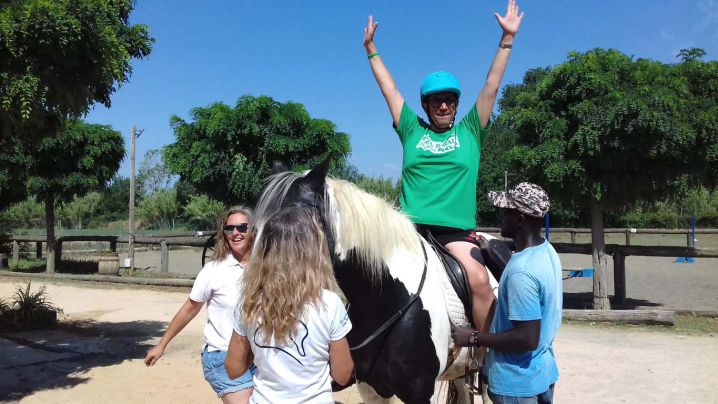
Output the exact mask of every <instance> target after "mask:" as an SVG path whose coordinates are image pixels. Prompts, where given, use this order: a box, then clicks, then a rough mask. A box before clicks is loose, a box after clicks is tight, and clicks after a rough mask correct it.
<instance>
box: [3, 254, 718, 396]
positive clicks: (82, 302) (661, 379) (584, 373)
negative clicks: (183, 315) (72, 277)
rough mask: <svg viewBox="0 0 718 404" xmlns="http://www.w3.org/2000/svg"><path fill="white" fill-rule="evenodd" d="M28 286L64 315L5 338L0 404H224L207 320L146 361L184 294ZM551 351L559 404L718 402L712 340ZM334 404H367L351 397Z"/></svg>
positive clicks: (564, 332)
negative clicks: (208, 347)
mask: <svg viewBox="0 0 718 404" xmlns="http://www.w3.org/2000/svg"><path fill="white" fill-rule="evenodd" d="M696 269H697V268H696ZM691 271H693V269H691ZM629 273H630V272H629ZM713 273H715V271H713ZM24 282H26V281H25V280H24V279H18V278H11V277H6V276H3V277H0V296H2V297H8V296H10V295H11V294H12V293H13V292H14V290H15V289H16V288H17V287H18V286H20V285H22V284H24ZM32 285H33V289H34V288H35V287H39V286H41V285H47V291H48V293H49V296H50V299H51V300H52V302H53V303H54V304H55V305H56V306H58V307H61V308H62V309H63V311H64V315H63V316H62V322H61V323H62V324H63V325H62V326H61V327H59V328H57V329H53V330H45V331H33V332H22V333H9V334H2V335H0V401H2V400H3V399H4V400H6V402H20V403H103V404H104V403H116V402H122V403H125V404H132V403H145V402H159V403H165V402H167V403H170V402H172V403H218V402H219V400H218V399H217V398H216V397H215V396H214V393H213V392H212V390H211V389H210V387H209V386H208V385H207V383H206V382H205V381H204V379H203V377H202V368H201V364H200V361H199V352H200V349H201V346H202V327H203V325H204V321H205V313H204V311H203V312H202V314H200V315H199V316H198V318H196V319H195V320H194V321H193V322H191V323H190V324H189V325H188V327H187V328H186V329H185V330H184V331H183V332H182V333H180V334H179V335H178V336H177V338H175V340H174V341H173V342H172V343H171V344H170V346H169V347H168V349H167V351H166V353H165V356H164V357H163V358H162V359H161V360H160V361H159V363H158V364H157V365H155V366H154V367H152V368H147V367H145V365H144V363H143V362H142V358H143V357H144V353H145V352H146V350H147V349H148V348H149V347H150V346H151V345H152V344H154V343H156V342H157V341H158V340H159V337H160V336H161V334H162V332H163V331H164V329H165V327H166V325H167V323H168V322H169V320H170V319H171V317H172V315H173V314H174V313H175V312H176V310H177V309H178V308H179V307H180V305H181V304H182V302H183V301H184V300H185V299H186V298H187V294H188V289H185V288H175V289H171V288H147V287H145V288H140V287H129V286H124V285H120V286H118V285H109V284H99V283H89V282H86V283H82V282H73V283H67V282H60V283H54V282H51V283H47V282H44V281H39V280H36V281H33V283H32ZM713 296H715V295H713ZM555 349H556V353H557V358H558V364H559V371H560V374H561V376H560V377H561V378H560V381H559V383H558V384H557V385H556V400H557V402H567V403H574V402H587V403H593V402H605V403H638V402H652V403H674V402H700V403H718V384H717V383H716V380H718V367H717V366H716V365H715V364H716V363H718V338H716V336H714V335H703V336H693V335H678V334H675V333H670V332H655V331H646V330H643V329H630V328H615V327H610V328H605V327H596V326H588V325H564V326H563V327H562V329H561V331H560V332H559V335H558V337H557V340H556V341H555ZM335 399H336V400H337V402H340V403H344V404H355V403H360V402H361V400H360V398H359V396H358V394H357V392H356V389H355V388H350V389H347V390H345V391H343V392H341V393H338V394H337V395H336V396H335Z"/></svg>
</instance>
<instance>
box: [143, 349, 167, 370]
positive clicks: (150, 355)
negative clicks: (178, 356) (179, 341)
mask: <svg viewBox="0 0 718 404" xmlns="http://www.w3.org/2000/svg"><path fill="white" fill-rule="evenodd" d="M164 353H165V350H164V348H162V347H161V346H159V345H157V346H155V347H154V348H152V349H150V350H149V351H147V356H145V365H147V366H152V365H154V364H155V363H157V361H158V360H160V358H161V357H162V354H164Z"/></svg>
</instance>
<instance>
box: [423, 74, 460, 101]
mask: <svg viewBox="0 0 718 404" xmlns="http://www.w3.org/2000/svg"><path fill="white" fill-rule="evenodd" d="M442 91H449V92H452V93H455V94H456V96H457V97H460V96H461V86H459V80H457V79H456V77H454V75H453V74H451V73H449V72H443V71H438V72H434V73H431V74H429V75H428V76H426V77H425V78H424V81H422V82H421V99H422V100H423V99H424V97H426V96H427V95H431V94H435V93H440V92H442Z"/></svg>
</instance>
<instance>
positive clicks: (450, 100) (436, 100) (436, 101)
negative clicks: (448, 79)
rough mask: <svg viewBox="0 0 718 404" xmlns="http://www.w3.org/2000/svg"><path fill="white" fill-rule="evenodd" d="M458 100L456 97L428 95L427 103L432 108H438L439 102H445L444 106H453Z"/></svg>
mask: <svg viewBox="0 0 718 404" xmlns="http://www.w3.org/2000/svg"><path fill="white" fill-rule="evenodd" d="M457 102H458V100H457V99H456V97H430V98H429V103H430V104H431V106H432V107H434V108H439V107H440V106H441V104H444V103H446V106H447V107H449V108H451V107H455V106H456V103H457Z"/></svg>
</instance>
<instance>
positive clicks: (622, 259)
mask: <svg viewBox="0 0 718 404" xmlns="http://www.w3.org/2000/svg"><path fill="white" fill-rule="evenodd" d="M613 293H614V297H615V298H616V303H618V304H626V256H625V255H624V254H623V251H622V250H621V249H620V248H619V249H617V250H616V251H615V252H614V253H613Z"/></svg>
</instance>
